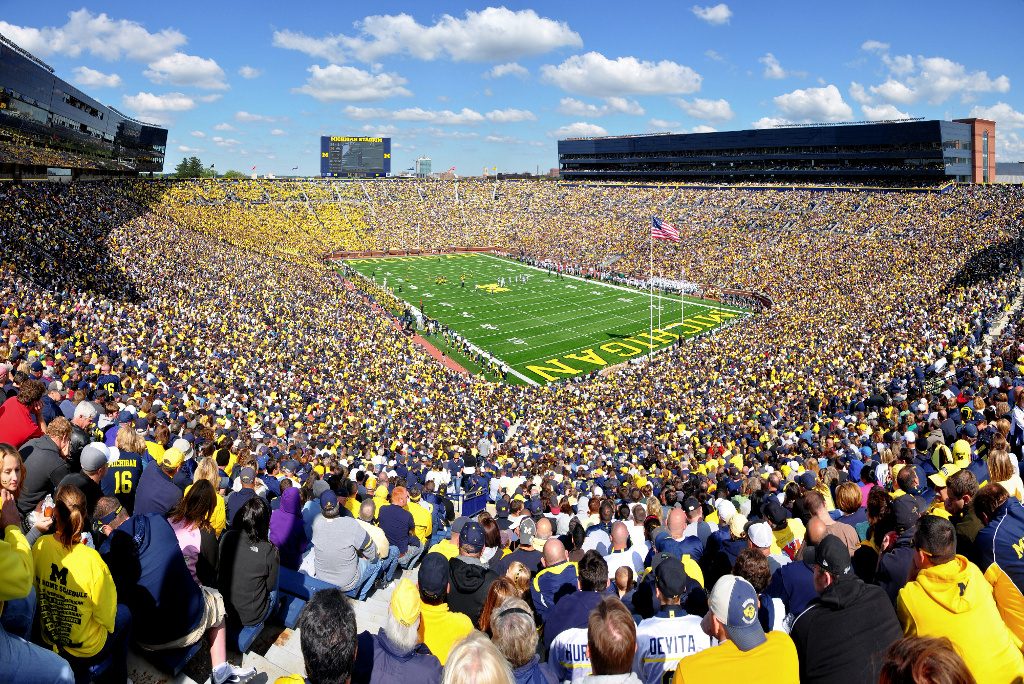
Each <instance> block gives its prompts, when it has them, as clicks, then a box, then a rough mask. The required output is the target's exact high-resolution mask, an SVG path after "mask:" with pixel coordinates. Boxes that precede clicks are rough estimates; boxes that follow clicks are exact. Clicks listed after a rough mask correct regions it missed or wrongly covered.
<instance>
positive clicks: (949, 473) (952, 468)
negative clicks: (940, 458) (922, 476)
mask: <svg viewBox="0 0 1024 684" xmlns="http://www.w3.org/2000/svg"><path fill="white" fill-rule="evenodd" d="M961 470H963V468H960V467H958V466H957V465H956V464H954V463H947V464H946V465H944V466H942V468H940V469H939V472H937V473H932V474H931V475H929V476H928V480H929V481H930V482H931V483H932V484H933V485H935V486H936V487H939V488H940V489H941V488H942V487H945V486H946V481H947V480H949V478H951V477H953V476H954V475H956V474H957V473H959V472H960V471H961Z"/></svg>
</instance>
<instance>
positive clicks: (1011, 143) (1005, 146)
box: [996, 131, 1024, 161]
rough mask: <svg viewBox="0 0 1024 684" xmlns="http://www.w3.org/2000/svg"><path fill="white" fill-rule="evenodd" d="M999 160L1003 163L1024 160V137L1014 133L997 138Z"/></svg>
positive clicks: (1001, 134)
mask: <svg viewBox="0 0 1024 684" xmlns="http://www.w3.org/2000/svg"><path fill="white" fill-rule="evenodd" d="M996 149H997V151H998V152H997V157H996V158H997V159H1002V160H1003V161H1021V160H1024V136H1021V135H1020V134H1018V133H1014V132H1012V131H1009V132H1006V133H1000V134H999V135H997V136H996Z"/></svg>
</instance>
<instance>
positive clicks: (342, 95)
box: [293, 64, 412, 102]
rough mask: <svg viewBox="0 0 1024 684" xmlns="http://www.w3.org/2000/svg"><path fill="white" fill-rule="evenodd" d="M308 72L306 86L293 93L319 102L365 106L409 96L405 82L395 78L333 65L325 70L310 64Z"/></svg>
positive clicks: (395, 75)
mask: <svg viewBox="0 0 1024 684" xmlns="http://www.w3.org/2000/svg"><path fill="white" fill-rule="evenodd" d="M308 71H309V73H310V77H309V78H308V79H307V80H306V84H305V85H304V86H302V87H301V88H295V89H293V92H296V93H305V94H306V95H309V96H310V97H312V98H314V99H316V100H319V101H321V102H332V101H335V100H347V101H349V102H365V101H368V100H385V99H388V98H391V97H399V96H403V97H408V96H410V95H412V93H411V92H410V91H409V90H408V89H407V88H405V87H404V86H405V84H406V83H408V81H406V79H404V78H402V77H401V76H399V75H398V74H389V73H380V74H371V73H369V72H367V71H363V70H362V69H357V68H355V67H349V66H338V65H337V64H329V65H327V66H326V67H321V66H319V65H317V64H314V65H313V66H311V67H309V69H308Z"/></svg>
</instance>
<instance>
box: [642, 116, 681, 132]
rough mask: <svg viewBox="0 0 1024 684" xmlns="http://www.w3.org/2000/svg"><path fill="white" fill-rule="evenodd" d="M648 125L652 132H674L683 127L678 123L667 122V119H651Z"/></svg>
mask: <svg viewBox="0 0 1024 684" xmlns="http://www.w3.org/2000/svg"><path fill="white" fill-rule="evenodd" d="M647 125H648V126H649V127H650V129H651V130H652V131H674V130H676V129H677V128H679V126H680V125H681V124H680V123H679V122H678V121H666V120H665V119H651V120H650V121H648V122H647Z"/></svg>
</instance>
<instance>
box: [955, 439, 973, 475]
mask: <svg viewBox="0 0 1024 684" xmlns="http://www.w3.org/2000/svg"><path fill="white" fill-rule="evenodd" d="M953 462H954V463H955V464H957V465H958V466H960V467H961V468H966V467H967V466H969V465H970V464H971V445H970V444H968V443H967V441H966V440H963V439H958V440H956V441H955V442H953Z"/></svg>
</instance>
